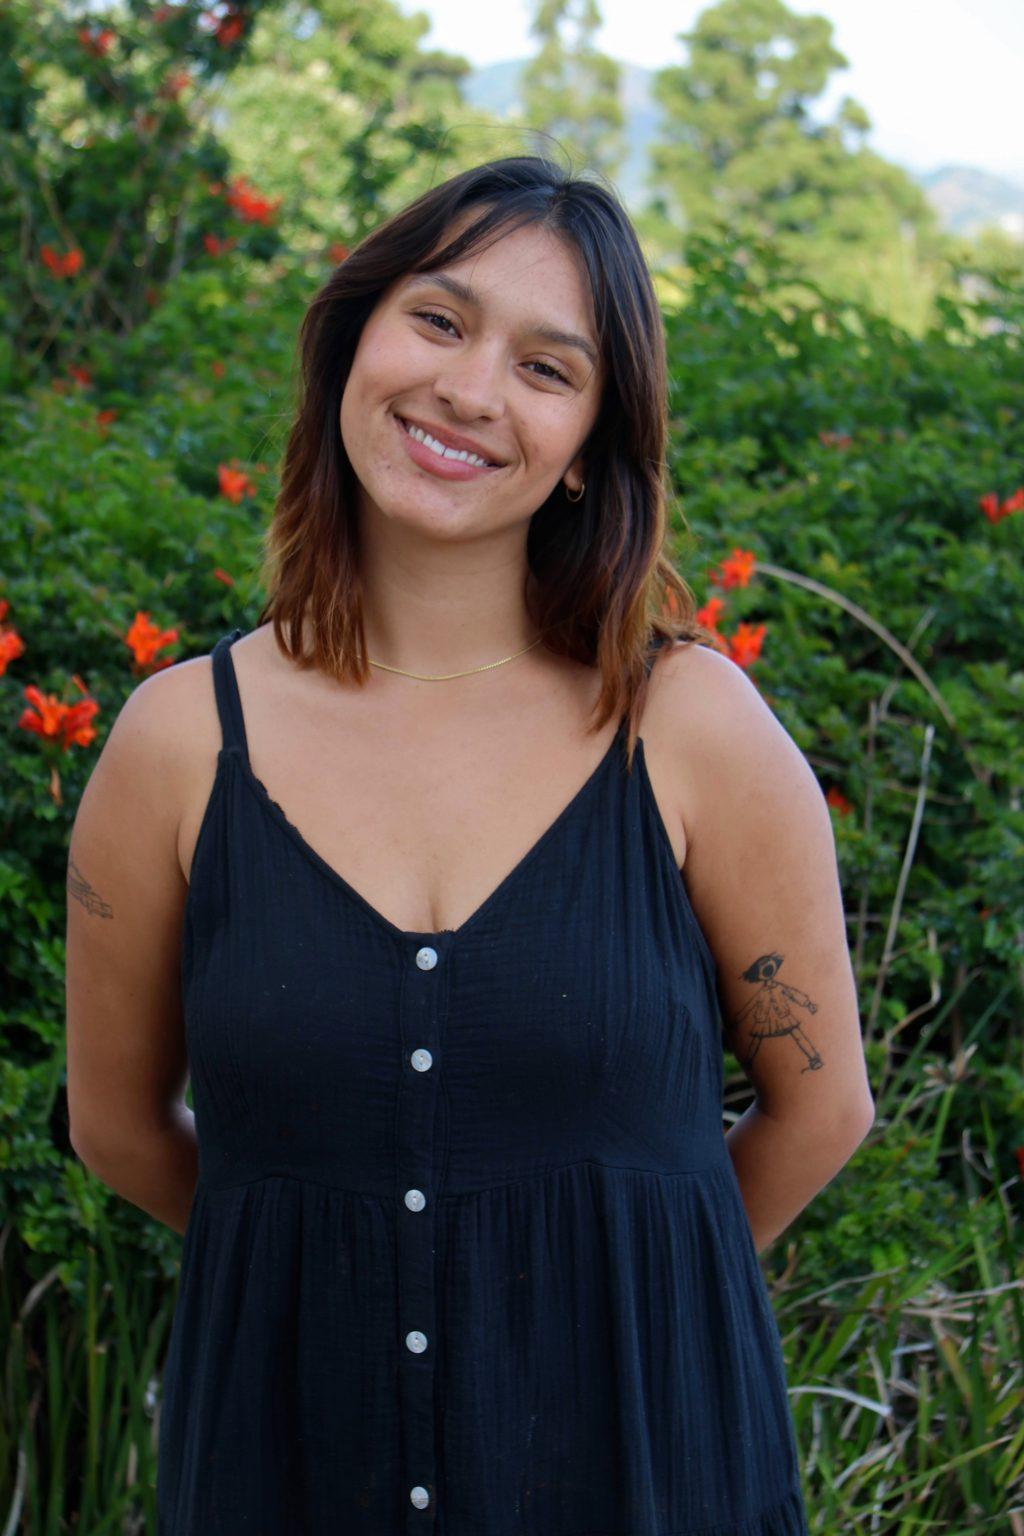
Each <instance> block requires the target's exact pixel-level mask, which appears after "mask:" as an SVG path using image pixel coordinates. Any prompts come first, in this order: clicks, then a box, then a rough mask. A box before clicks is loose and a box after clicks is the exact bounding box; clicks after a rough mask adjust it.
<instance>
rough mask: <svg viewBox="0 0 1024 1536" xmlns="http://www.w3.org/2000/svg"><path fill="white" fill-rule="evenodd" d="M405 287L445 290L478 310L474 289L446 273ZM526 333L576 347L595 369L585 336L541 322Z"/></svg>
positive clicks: (420, 275)
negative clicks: (429, 287)
mask: <svg viewBox="0 0 1024 1536" xmlns="http://www.w3.org/2000/svg"><path fill="white" fill-rule="evenodd" d="M406 286H407V287H409V288H412V287H428V286H433V287H435V288H446V289H447V290H448V292H449V293H450V294H452V295H453V296H454V297H455V298H456V299H461V300H462V301H463V303H464V304H474V305H475V306H476V307H477V309H479V308H480V295H479V294H478V293H477V291H476V289H475V288H471V287H470V285H469V284H468V283H464V282H461V281H460V279H459V278H457V277H449V276H448V274H447V273H446V272H420V273H417V274H415V275H414V276H413V277H410V279H409V281H408V283H407V284H406ZM526 329H527V331H528V332H529V334H530V335H531V336H543V338H544V340H545V341H550V342H553V343H554V345H555V346H562V347H576V348H577V349H578V350H579V351H580V352H583V353H584V354H585V355H586V356H587V357H588V358H589V359H590V361H591V363H592V364H593V365H594V367H595V368H596V367H597V349H596V348H595V347H594V346H593V344H592V343H591V342H589V341H588V340H587V338H586V337H585V336H579V335H577V333H576V332H575V331H563V330H559V329H558V327H557V326H554V325H546V324H544V322H543V321H540V320H538V321H534V322H532V323H528V324H527V326H526Z"/></svg>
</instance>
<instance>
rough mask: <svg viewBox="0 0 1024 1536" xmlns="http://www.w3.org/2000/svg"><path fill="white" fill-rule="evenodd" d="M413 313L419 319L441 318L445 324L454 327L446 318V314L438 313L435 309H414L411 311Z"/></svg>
mask: <svg viewBox="0 0 1024 1536" xmlns="http://www.w3.org/2000/svg"><path fill="white" fill-rule="evenodd" d="M413 313H414V314H415V315H417V316H418V317H419V318H420V319H421V320H442V321H443V322H444V324H445V325H450V326H452V329H453V330H454V329H455V327H454V324H453V322H452V321H451V320H449V319H448V316H447V315H442V314H439V313H438V312H437V310H433V309H416V310H414V311H413ZM434 329H435V330H436V329H437V327H436V326H435V327H434Z"/></svg>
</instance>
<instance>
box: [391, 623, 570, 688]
mask: <svg viewBox="0 0 1024 1536" xmlns="http://www.w3.org/2000/svg"><path fill="white" fill-rule="evenodd" d="M542 639H543V636H542V635H538V636H537V638H536V640H531V641H530V643H529V645H524V646H523V649H522V650H521V651H513V652H512V655H511V656H503V657H502V658H501V660H500V661H488V662H486V663H485V664H484V666H482V667H467V669H466V671H465V672H438V673H434V674H431V673H429V672H406V670H405V668H404V667H389V666H386V665H385V663H384V662H383V661H369V665H370V666H371V667H380V668H381V670H382V671H384V672H399V673H401V675H402V676H403V677H415V678H418V679H419V680H420V682H421V683H446V682H447V681H448V679H449V678H451V677H469V675H470V673H472V672H489V671H490V670H491V668H492V667H503V666H504V665H505V663H506V661H514V660H515V659H516V657H517V656H522V655H523V653H524V652H525V651H532V650H533V648H534V646H535V645H539V644H540V642H541V640H542ZM368 660H369V659H368Z"/></svg>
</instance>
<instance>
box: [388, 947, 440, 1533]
mask: <svg viewBox="0 0 1024 1536" xmlns="http://www.w3.org/2000/svg"><path fill="white" fill-rule="evenodd" d="M406 955H407V958H406V960H405V968H406V969H405V976H404V979H403V986H402V990H401V1001H400V1009H401V1018H400V1029H401V1051H402V1058H403V1063H404V1066H403V1070H402V1073H401V1081H400V1085H399V1102H398V1114H397V1119H396V1126H397V1133H396V1134H397V1147H396V1174H397V1181H398V1184H397V1191H396V1194H397V1199H396V1229H397V1230H396V1253H397V1263H398V1305H399V1315H398V1333H399V1339H398V1343H399V1363H398V1372H399V1394H400V1400H401V1409H402V1423H403V1437H402V1444H403V1452H402V1454H403V1472H402V1476H403V1482H404V1484H405V1487H406V1489H407V1490H408V1499H409V1504H408V1508H407V1514H406V1519H405V1527H404V1528H405V1531H406V1533H407V1536H416V1533H417V1532H423V1531H426V1530H428V1529H430V1528H432V1527H433V1525H434V1522H435V1519H436V1513H437V1485H436V1468H437V1464H438V1447H437V1444H436V1430H435V1412H434V1396H435V1377H436V1359H437V1339H436V1334H435V1324H436V1317H437V1297H436V1289H435V1265H434V1255H435V1249H436V1226H435V1224H436V1210H437V1201H436V1199H435V1191H436V1188H437V1180H438V1170H437V1167H436V1162H435V1159H436V1156H437V1153H436V1140H437V1137H436V1122H437V1112H438V1086H439V1049H440V1037H439V1023H440V1019H441V1018H442V1016H443V1004H444V996H445V993H446V991H447V981H446V977H445V976H444V966H443V964H442V963H441V962H442V960H443V957H444V947H443V946H442V945H437V944H436V943H435V944H421V943H415V944H414V945H413V946H412V948H411V949H410V950H407V951H406Z"/></svg>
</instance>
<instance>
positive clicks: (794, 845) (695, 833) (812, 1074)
mask: <svg viewBox="0 0 1024 1536" xmlns="http://www.w3.org/2000/svg"><path fill="white" fill-rule="evenodd" d="M664 665H665V668H666V674H670V676H671V682H669V681H668V676H666V683H667V685H668V686H670V687H671V688H672V689H673V690H674V697H673V700H672V705H673V707H672V708H671V710H667V711H666V714H670V715H671V718H672V721H673V725H672V727H670V730H671V731H672V733H673V735H674V739H675V741H676V753H675V760H676V762H677V763H678V764H679V765H680V776H679V784H680V803H681V805H682V806H683V807H684V808H685V811H684V818H683V819H684V823H685V826H686V830H687V854H686V864H685V879H686V884H687V890H688V891H689V894H690V898H691V901H692V904H693V908H694V911H695V913H696V914H697V917H698V919H699V921H700V924H701V927H702V928H703V929H704V932H705V935H706V936H707V939H708V944H709V946H710V948H711V951H712V954H713V955H714V957H715V962H716V968H717V986H718V999H719V1003H720V1006H721V1012H722V1021H723V1026H724V1029H725V1039H726V1043H727V1044H728V1046H729V1048H730V1049H731V1050H732V1051H733V1053H734V1054H735V1056H736V1058H737V1060H738V1061H739V1063H740V1065H741V1067H742V1068H743V1070H744V1072H745V1074H746V1075H747V1077H748V1078H749V1080H750V1082H751V1084H752V1085H753V1087H754V1091H755V1103H754V1104H753V1105H751V1106H750V1108H749V1109H748V1110H747V1111H746V1113H745V1114H744V1115H743V1116H742V1117H741V1118H740V1119H739V1120H738V1121H737V1123H736V1124H735V1125H734V1126H733V1127H732V1128H731V1129H730V1131H729V1133H728V1135H727V1136H726V1145H727V1146H728V1148H729V1153H730V1155H731V1157H732V1159H733V1165H734V1167H735V1169H736V1174H737V1178H738V1180H739V1183H740V1188H741V1191H742V1194H743V1201H744V1205H745V1207H746V1211H747V1216H748V1219H749V1221H750V1227H751V1231H752V1233H753V1237H754V1243H755V1246H756V1247H757V1248H758V1249H759V1250H760V1249H763V1248H765V1247H766V1246H767V1245H768V1244H769V1243H771V1242H772V1241H774V1239H775V1238H776V1237H777V1236H778V1235H779V1233H780V1232H782V1231H783V1230H784V1229H785V1228H786V1227H787V1226H788V1225H789V1223H790V1222H791V1221H792V1220H793V1218H794V1217H795V1216H796V1215H797V1214H798V1212H799V1211H801V1210H802V1209H803V1207H804V1206H806V1205H807V1204H808V1202H809V1201H810V1200H812V1199H813V1197H814V1195H815V1194H817V1193H818V1191H819V1190H821V1189H822V1188H823V1187H824V1186H825V1185H826V1184H827V1183H829V1181H830V1180H831V1179H832V1178H834V1176H835V1175H836V1174H837V1173H838V1172H839V1170H840V1168H842V1166H843V1164H844V1163H846V1162H847V1161H848V1160H849V1158H850V1157H851V1156H852V1155H853V1153H854V1152H855V1150H856V1149H857V1147H858V1146H859V1144H860V1143H861V1141H863V1139H864V1137H865V1136H866V1135H867V1132H868V1129H869V1128H870V1126H871V1124H872V1122H873V1119H874V1101H873V1099H872V1096H871V1090H870V1086H869V1084H868V1078H867V1068H866V1063H865V1060H864V1051H863V1044H862V1040H861V1029H860V1020H859V1016H858V1007H857V994H856V986H855V982H854V977H853V970H852V967H851V964H850V954H849V948H848V945H847V938H846V921H845V917H844V913H843V905H842V895H841V890H840V884H839V873H838V869H837V865H836V853H835V841H834V838H833V834H832V824H831V821H830V818H829V810H828V805H827V803H826V801H825V797H824V795H823V794H822V791H821V788H820V786H819V784H818V782H817V779H816V778H815V775H814V772H813V770H812V768H811V766H810V764H809V763H808V762H807V759H806V758H805V757H804V756H803V754H802V752H801V751H800V749H799V748H798V747H797V745H796V743H795V742H794V741H793V739H792V737H791V736H790V735H789V734H788V733H787V731H786V730H785V729H784V727H783V726H782V725H781V724H780V722H779V721H778V720H777V719H776V717H775V715H774V714H773V713H772V711H771V709H770V708H769V706H768V705H767V704H766V703H765V701H764V700H763V699H762V697H761V695H760V693H759V692H758V690H757V688H756V687H755V686H754V684H753V683H752V682H751V680H750V679H749V678H748V677H747V676H746V674H745V673H744V672H743V671H742V670H741V668H739V667H738V666H736V665H735V663H733V662H731V661H729V660H728V659H727V658H726V657H723V656H720V655H718V654H717V653H716V652H715V651H712V650H710V649H709V648H707V647H701V646H691V647H688V648H686V649H685V650H682V651H675V652H672V653H670V654H669V655H668V656H667V657H666V659H665V663H664ZM675 732H678V735H675Z"/></svg>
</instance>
